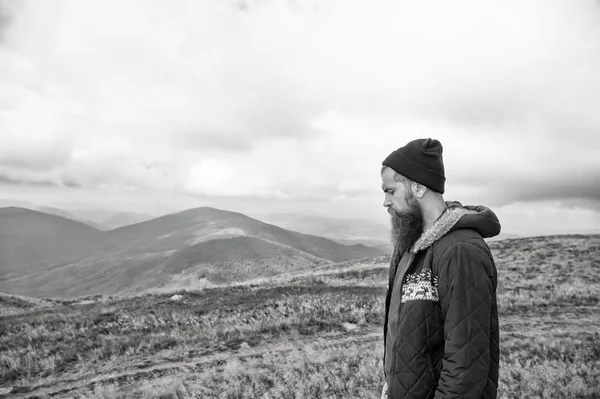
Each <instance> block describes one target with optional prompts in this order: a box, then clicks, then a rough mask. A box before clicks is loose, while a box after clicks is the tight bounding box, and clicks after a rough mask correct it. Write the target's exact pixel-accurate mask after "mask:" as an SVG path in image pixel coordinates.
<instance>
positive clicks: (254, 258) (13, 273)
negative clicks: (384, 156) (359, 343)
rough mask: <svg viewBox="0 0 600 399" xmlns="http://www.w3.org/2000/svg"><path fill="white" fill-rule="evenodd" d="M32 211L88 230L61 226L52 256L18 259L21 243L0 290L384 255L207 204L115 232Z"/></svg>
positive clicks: (164, 279)
mask: <svg viewBox="0 0 600 399" xmlns="http://www.w3.org/2000/svg"><path fill="white" fill-rule="evenodd" d="M28 212H29V213H28ZM28 212H22V215H21V216H22V217H24V220H25V219H28V218H29V219H36V218H46V219H47V218H54V219H52V220H54V221H55V222H56V223H57V224H60V225H62V224H65V223H76V224H77V226H79V227H80V228H83V227H82V226H84V227H85V229H87V230H86V233H81V234H78V237H77V238H76V239H69V238H67V237H70V236H72V235H73V234H63V233H60V232H59V231H60V230H59V229H58V228H57V229H55V232H56V235H57V239H59V241H60V245H54V246H50V245H45V246H44V250H45V251H46V253H50V255H51V256H47V258H46V259H47V260H44V259H43V258H42V259H40V256H37V257H36V258H35V259H33V261H28V262H24V261H23V259H19V256H22V257H25V255H24V254H23V253H22V251H23V250H24V249H25V248H24V246H23V245H21V247H19V248H21V249H20V250H13V258H12V259H11V266H4V264H2V265H0V266H1V267H2V269H0V270H2V271H3V276H0V291H6V292H10V293H16V294H21V295H27V296H32V297H40V296H47V297H69V296H81V295H90V294H101V293H117V292H131V291H143V290H146V289H156V288H161V287H164V286H172V285H173V284H175V283H176V282H178V281H179V282H181V281H182V280H184V281H185V280H186V279H187V280H189V279H193V281H196V282H197V283H198V284H206V283H223V282H233V281H242V280H244V279H251V278H257V277H263V276H271V275H275V274H277V273H283V272H289V271H291V270H306V269H310V268H311V267H315V266H319V265H323V264H327V263H334V262H341V261H346V260H352V259H358V258H366V257H372V256H377V255H380V254H381V252H380V251H379V250H377V249H374V248H370V247H366V246H364V245H343V244H339V243H336V242H334V241H332V240H329V239H326V238H322V237H317V236H313V235H307V234H302V233H297V232H294V231H290V230H285V229H282V228H280V227H277V226H275V225H270V224H267V223H263V222H261V221H259V220H256V219H253V218H250V217H248V216H246V215H243V214H241V213H236V212H230V211H224V210H219V209H215V208H208V207H203V208H194V209H190V210H186V211H183V212H178V213H174V214H170V215H166V216H162V217H159V218H155V219H152V220H148V221H145V222H141V223H136V224H134V225H129V226H125V227H121V228H118V229H114V230H111V231H99V230H97V229H93V228H91V227H89V226H86V225H84V224H82V223H78V222H74V221H70V220H68V219H64V218H59V217H58V216H54V215H46V216H41V215H40V214H39V213H32V212H34V211H28ZM42 215H43V214H42ZM15 220H16V219H15ZM15 223H18V222H15ZM67 230H68V229H67ZM88 230H89V231H88ZM21 231H22V234H21V236H20V238H19V240H20V242H21V243H26V242H28V241H29V240H30V238H29V236H28V235H27V231H28V229H27V228H25V227H24V226H22V227H21ZM31 234H32V235H33V236H34V235H35V234H33V233H31ZM58 237H60V238H58ZM42 240H43V238H42ZM63 241H64V242H67V243H76V245H67V244H62V243H63ZM50 242H52V241H51V240H49V241H48V243H50ZM12 243H13V244H15V241H14V240H13V241H12ZM2 245H7V246H9V245H10V244H8V243H5V244H2ZM46 247H50V248H46ZM49 249H53V250H54V251H53V252H52V251H49ZM43 252H44V251H41V252H40V253H41V254H43ZM9 269H10V273H4V271H5V270H7V271H8V270H9ZM188 283H189V281H188Z"/></svg>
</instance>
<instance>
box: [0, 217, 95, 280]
mask: <svg viewBox="0 0 600 399" xmlns="http://www.w3.org/2000/svg"><path fill="white" fill-rule="evenodd" d="M101 237H102V232H101V231H100V230H98V229H96V228H94V227H91V226H89V225H87V224H85V223H82V222H78V221H75V220H72V219H68V218H65V217H62V216H58V215H51V214H48V213H44V212H39V211H35V210H31V209H27V208H19V207H6V208H0V280H4V279H6V278H9V277H11V276H15V275H24V274H27V273H29V272H32V271H36V270H38V269H39V268H40V267H43V266H44V265H49V264H55V263H58V262H66V261H73V260H75V259H77V258H78V257H80V256H83V255H84V254H85V253H86V248H87V247H88V244H89V243H90V242H94V240H98V239H100V238H101Z"/></svg>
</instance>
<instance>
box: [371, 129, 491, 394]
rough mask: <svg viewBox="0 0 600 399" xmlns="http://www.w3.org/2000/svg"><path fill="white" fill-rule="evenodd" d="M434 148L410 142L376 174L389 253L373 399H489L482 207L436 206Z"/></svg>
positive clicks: (439, 186)
mask: <svg viewBox="0 0 600 399" xmlns="http://www.w3.org/2000/svg"><path fill="white" fill-rule="evenodd" d="M442 152H443V149H442V145H441V143H440V142H439V141H438V140H435V139H430V138H428V139H417V140H413V141H411V142H409V143H408V144H406V145H405V146H404V147H401V148H399V149H397V150H395V151H393V152H392V153H391V154H390V155H389V156H388V157H387V158H386V159H385V160H384V161H383V167H382V169H381V178H382V183H383V184H382V189H383V191H384V193H385V202H384V203H383V206H384V207H386V208H387V209H388V212H389V213H390V215H391V222H392V239H393V243H394V252H393V256H392V261H391V264H390V278H389V286H388V292H387V296H386V303H385V323H384V347H385V350H384V356H383V365H384V375H385V384H384V387H383V390H382V398H385V397H387V398H388V399H399V398H411V399H421V398H423V399H424V398H436V399H441V398H496V396H497V387H498V366H499V349H500V348H499V328H498V308H497V296H496V287H497V273H496V266H495V263H494V259H493V256H492V253H491V251H490V249H489V247H488V245H487V244H486V242H485V241H484V238H487V237H493V236H496V235H498V234H499V233H500V223H499V221H498V218H497V217H496V215H495V214H494V213H493V212H492V211H491V210H490V209H489V208H487V207H484V206H463V205H462V204H461V203H460V202H455V201H454V202H446V201H444V198H443V196H442V194H443V193H444V185H445V181H446V178H445V174H444V163H443V159H442Z"/></svg>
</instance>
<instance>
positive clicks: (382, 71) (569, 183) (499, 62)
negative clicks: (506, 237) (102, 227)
mask: <svg viewBox="0 0 600 399" xmlns="http://www.w3.org/2000/svg"><path fill="white" fill-rule="evenodd" d="M599 109H600V3H599V2H598V1H592V0H590V1H587V0H578V1H566V0H561V1H551V0H539V1H535V0H529V1H517V0H514V1H513V0H509V1H506V0H505V1H484V0H470V1H467V0H465V1H463V0H460V1H453V2H448V1H442V0H440V1H427V0H419V1H416V0H415V1H391V0H387V1H384V0H368V1H367V0H365V1H351V0H302V1H300V0H288V1H274V0H273V1H268V0H263V1H254V0H250V1H244V0H238V1H234V0H203V1H197V0H189V1H185V0H181V1H179V0H178V1H172V0H168V1H167V0H164V1H143V0H139V1H131V0H118V1H117V0H115V1H87V0H71V1H61V0H54V1H43V2H40V1H17V0H0V199H4V200H21V201H30V202H34V203H41V204H47V205H53V206H62V207H65V208H68V207H87V208H92V207H101V208H106V209H118V210H135V211H140V212H157V213H161V212H169V211H174V210H179V209H184V208H189V207H194V206H202V205H210V206H216V207H221V208H225V209H233V210H238V211H242V212H246V213H249V214H259V213H261V212H267V211H293V212H305V213H308V212H310V213H322V214H327V215H332V216H341V217H352V218H355V217H362V218H373V219H374V220H381V221H386V220H387V218H388V215H387V213H386V212H385V209H384V208H383V206H382V204H383V199H384V198H383V193H382V192H381V188H380V186H381V180H380V175H379V170H380V166H381V161H382V160H383V159H384V158H385V157H386V156H387V155H388V154H389V153H390V152H391V151H393V150H394V149H396V148H398V147H400V146H402V145H404V144H405V143H406V142H407V141H409V140H412V139H414V138H418V137H433V138H437V139H438V140H440V141H441V142H442V144H443V146H444V161H445V167H446V177H447V182H446V195H445V199H446V200H458V201H461V202H462V203H463V204H482V205H486V206H489V207H490V208H492V209H493V210H494V211H495V212H496V213H497V215H498V216H499V218H500V220H501V223H502V225H503V231H504V232H505V233H515V234H548V233H561V232H565V233H566V232H587V231H592V230H597V231H598V230H599V229H600V227H599V226H600V112H598V110H599Z"/></svg>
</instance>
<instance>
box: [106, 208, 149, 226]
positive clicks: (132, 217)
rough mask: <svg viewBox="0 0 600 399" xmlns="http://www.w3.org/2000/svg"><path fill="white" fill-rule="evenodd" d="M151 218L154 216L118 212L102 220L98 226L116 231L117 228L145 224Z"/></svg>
mask: <svg viewBox="0 0 600 399" xmlns="http://www.w3.org/2000/svg"><path fill="white" fill-rule="evenodd" d="M153 218H154V216H152V215H147V214H141V213H135V212H119V213H117V214H115V215H112V216H110V217H109V218H107V219H105V220H102V221H101V222H100V224H101V225H102V226H104V227H105V228H106V229H107V230H113V229H118V228H119V227H124V226H129V225H132V224H136V223H140V222H145V221H146V220H150V219H153Z"/></svg>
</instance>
